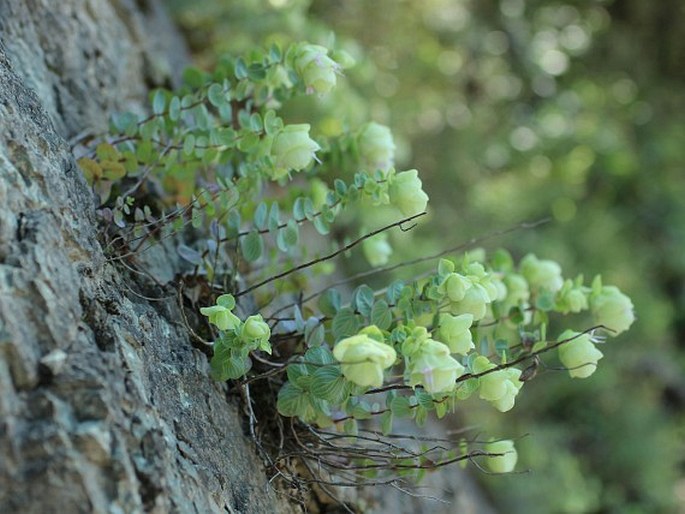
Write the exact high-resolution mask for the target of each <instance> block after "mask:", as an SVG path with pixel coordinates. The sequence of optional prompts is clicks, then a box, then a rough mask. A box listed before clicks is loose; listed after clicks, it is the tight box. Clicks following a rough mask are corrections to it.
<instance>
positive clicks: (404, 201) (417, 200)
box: [388, 170, 428, 216]
mask: <svg viewBox="0 0 685 514" xmlns="http://www.w3.org/2000/svg"><path fill="white" fill-rule="evenodd" d="M388 182H389V186H388V195H389V197H390V203H391V204H392V205H393V206H394V207H396V208H397V209H398V210H399V211H400V212H401V213H402V214H404V215H405V216H411V215H413V214H419V213H421V212H423V211H425V210H426V206H427V205H428V195H427V194H426V193H425V192H424V191H423V189H421V188H422V183H421V179H420V178H419V172H418V171H416V170H409V171H402V172H400V173H397V174H393V173H392V172H391V173H389V174H388Z"/></svg>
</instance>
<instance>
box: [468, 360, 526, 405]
mask: <svg viewBox="0 0 685 514" xmlns="http://www.w3.org/2000/svg"><path fill="white" fill-rule="evenodd" d="M496 367H497V366H496V365H495V364H494V363H492V362H490V361H489V360H488V358H487V357H484V356H482V355H480V356H478V357H477V358H476V359H475V361H474V363H473V371H474V372H475V373H477V374H478V373H483V372H485V371H489V370H491V369H494V368H496ZM520 376H521V370H519V369H517V368H506V369H502V370H499V371H493V372H492V373H488V374H486V375H483V376H482V377H480V379H479V380H480V388H479V395H480V397H481V398H482V399H483V400H486V401H488V402H490V403H491V404H492V405H493V407H495V408H496V409H497V410H498V411H500V412H507V411H509V410H511V409H512V408H513V407H514V402H515V400H516V396H517V395H518V393H519V390H520V389H521V387H523V382H521V381H520V380H519V377H520Z"/></svg>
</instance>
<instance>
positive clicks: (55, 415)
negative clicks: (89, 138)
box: [0, 0, 295, 514]
mask: <svg viewBox="0 0 685 514" xmlns="http://www.w3.org/2000/svg"><path fill="white" fill-rule="evenodd" d="M184 55H185V50H184V48H183V44H182V42H181V40H180V38H179V37H178V36H177V34H176V32H175V31H174V29H173V27H172V25H171V23H170V22H169V20H168V18H167V17H166V15H165V13H164V11H163V9H162V6H161V4H160V3H159V2H157V1H144V0H138V1H134V0H60V1H59V2H55V1H54V0H2V1H0V512H21V513H23V514H24V513H25V514H32V513H36V514H45V513H53V512H54V513H60V514H69V513H80V512H89V513H90V512H93V513H137V512H152V513H168V512H179V513H192V512H197V513H213V512H221V513H264V512H291V511H294V510H295V509H294V508H293V507H291V506H289V505H288V504H287V503H286V502H284V501H282V500H281V497H280V496H278V495H276V493H274V492H273V491H272V490H271V489H270V488H269V487H268V486H267V476H266V475H265V473H264V472H263V467H262V464H261V462H260V460H259V459H258V458H257V457H256V455H255V452H254V449H253V446H252V444H251V441H250V440H249V439H248V438H247V437H246V436H245V435H244V431H243V426H242V419H243V418H242V415H241V413H240V411H239V409H238V407H237V406H236V405H235V403H234V402H233V401H232V400H230V399H228V397H227V391H226V388H225V387H224V386H223V385H221V384H217V383H214V382H213V381H211V380H210V379H209V377H208V364H207V359H206V357H205V355H203V354H202V353H200V352H199V351H198V350H195V349H193V347H192V346H191V344H190V342H189V340H188V337H187V334H186V331H185V330H184V329H183V327H181V326H179V323H178V320H179V319H180V313H179V310H178V306H177V304H176V301H175V297H174V294H173V290H171V289H170V288H166V289H165V288H159V287H157V288H150V287H149V284H147V283H145V282H143V281H140V280H139V281H136V280H134V279H133V278H132V277H131V276H130V275H129V276H125V275H123V274H122V273H121V271H120V270H121V268H120V267H116V266H114V265H113V264H111V263H109V262H108V261H107V260H106V258H105V256H104V255H103V251H102V248H101V246H100V244H99V242H98V240H97V238H96V232H95V230H96V229H95V227H96V222H95V215H94V205H93V199H92V196H91V194H90V193H89V191H88V188H87V185H86V183H85V181H84V179H83V177H82V175H81V173H80V171H79V170H78V168H77V167H76V164H75V162H74V159H73V156H72V154H71V151H70V147H69V145H68V143H67V140H68V139H69V138H72V137H74V136H75V135H77V134H79V133H82V132H84V131H86V132H87V131H98V130H102V128H104V127H106V123H107V115H108V114H109V113H111V112H113V111H115V110H118V109H123V108H127V109H131V108H133V109H136V108H140V106H141V105H142V103H141V102H142V101H144V100H145V96H146V94H147V90H148V88H149V87H150V86H151V85H155V84H161V83H166V82H173V78H174V75H175V74H176V73H177V72H178V71H179V70H180V68H181V67H182V61H183V58H184ZM156 251H157V252H158V253H157V254H156V255H151V256H148V257H147V260H148V261H155V262H154V264H155V266H156V269H158V271H159V272H160V274H162V275H166V276H167V277H171V276H174V274H175V273H176V271H177V270H176V269H175V268H174V266H175V265H177V261H176V259H173V258H169V256H168V255H167V254H165V253H164V251H163V249H158V250H156ZM137 282H138V283H137ZM141 292H142V294H144V295H146V296H166V297H165V298H163V299H162V300H160V301H148V300H146V299H144V298H143V297H141V296H140V294H141Z"/></svg>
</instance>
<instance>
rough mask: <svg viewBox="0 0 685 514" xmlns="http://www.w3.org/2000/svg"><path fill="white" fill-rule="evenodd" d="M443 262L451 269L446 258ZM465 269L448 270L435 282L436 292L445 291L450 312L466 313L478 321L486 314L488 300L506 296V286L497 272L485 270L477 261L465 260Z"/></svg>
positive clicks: (442, 292) (500, 298)
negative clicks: (440, 279)
mask: <svg viewBox="0 0 685 514" xmlns="http://www.w3.org/2000/svg"><path fill="white" fill-rule="evenodd" d="M447 263H449V264H447ZM443 265H445V266H449V267H450V269H452V270H454V264H452V263H451V262H450V261H443ZM465 273H466V274H460V273H455V272H454V271H451V272H450V273H448V274H446V275H445V276H444V278H443V279H442V281H441V282H440V284H439V285H438V292H439V293H441V294H444V295H446V297H447V299H448V300H449V310H450V312H452V313H453V314H470V315H471V316H472V317H473V321H479V320H481V319H483V318H484V317H485V316H486V314H487V312H488V306H489V305H490V304H491V303H492V302H494V301H499V300H504V299H505V298H506V297H507V287H506V285H505V284H504V282H503V281H502V280H501V279H500V278H499V277H498V276H496V275H495V274H492V273H488V272H486V271H485V268H484V267H483V265H482V264H480V263H476V262H474V263H471V264H469V265H468V268H467V270H466V272H465Z"/></svg>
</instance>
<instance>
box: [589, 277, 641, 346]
mask: <svg viewBox="0 0 685 514" xmlns="http://www.w3.org/2000/svg"><path fill="white" fill-rule="evenodd" d="M593 289H594V287H593ZM590 309H591V311H592V316H593V317H594V320H595V322H596V323H597V324H598V325H604V326H605V327H607V328H608V329H610V330H611V331H613V332H612V333H613V334H614V335H618V334H620V333H622V332H625V331H626V330H628V329H629V328H630V326H631V325H632V324H633V322H634V321H635V313H634V308H633V302H631V301H630V298H628V297H627V296H626V295H624V294H623V293H622V292H621V291H620V290H619V289H618V288H617V287H615V286H604V287H602V288H601V289H600V290H599V291H598V292H597V293H593V294H592V295H591V297H590Z"/></svg>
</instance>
